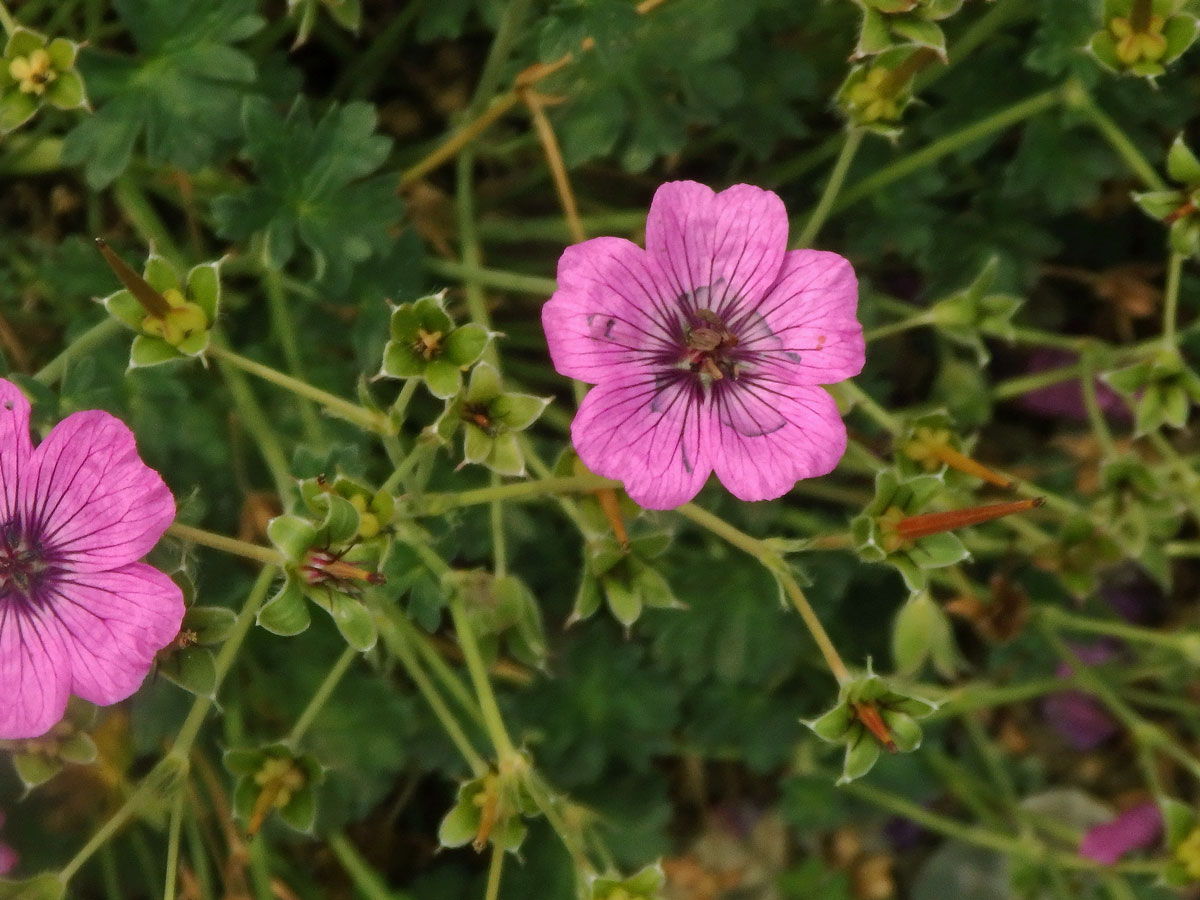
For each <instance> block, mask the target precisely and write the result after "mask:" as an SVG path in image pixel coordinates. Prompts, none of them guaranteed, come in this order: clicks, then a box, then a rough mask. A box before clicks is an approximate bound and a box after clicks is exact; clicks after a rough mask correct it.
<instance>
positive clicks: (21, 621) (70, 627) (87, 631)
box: [0, 379, 184, 739]
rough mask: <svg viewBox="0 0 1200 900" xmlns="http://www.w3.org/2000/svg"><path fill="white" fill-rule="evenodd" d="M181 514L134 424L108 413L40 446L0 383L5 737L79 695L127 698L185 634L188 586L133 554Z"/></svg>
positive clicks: (0, 650)
mask: <svg viewBox="0 0 1200 900" xmlns="http://www.w3.org/2000/svg"><path fill="white" fill-rule="evenodd" d="M174 517H175V501H174V500H173V499H172V497H171V492H170V490H169V489H168V488H167V486H166V485H165V484H163V480H162V479H161V478H159V476H158V473H157V472H155V471H154V470H153V469H150V468H149V467H147V466H146V464H145V463H143V462H142V461H141V459H139V458H138V455H137V447H136V446H135V445H134V440H133V434H132V433H131V432H130V431H129V429H128V428H126V427H125V425H124V424H122V423H121V422H120V421H118V420H117V419H115V418H113V417H112V416H110V415H109V414H108V413H105V412H99V411H87V412H78V413H75V414H74V415H71V416H68V417H67V418H66V419H64V420H63V421H62V422H60V423H59V424H58V425H57V426H55V428H54V430H53V431H51V432H50V434H49V436H48V437H47V438H46V439H45V440H44V441H42V443H41V444H39V445H38V446H37V447H36V448H34V446H33V444H32V442H31V441H30V438H29V403H28V401H27V400H26V399H25V397H24V396H23V395H22V394H21V392H20V391H19V390H17V388H16V386H15V385H13V384H11V383H9V382H7V381H4V380H3V379H0V738H4V739H12V738H28V737H37V736H38V735H41V734H44V733H45V732H47V731H48V730H49V729H50V728H51V727H52V726H53V725H54V724H55V723H56V722H58V721H59V719H61V718H62V715H63V711H64V710H65V709H66V705H67V697H68V695H69V694H75V695H77V696H79V697H82V698H83V699H85V700H88V701H91V702H92V703H98V704H101V705H105V704H109V703H115V702H117V701H118V700H124V699H125V698H126V697H128V696H129V695H130V694H132V693H133V692H134V691H136V690H137V689H138V687H139V685H141V683H142V679H143V678H145V676H146V673H147V672H148V671H149V670H150V664H151V663H152V662H153V660H154V654H155V653H156V652H157V651H158V650H159V649H161V648H162V647H164V646H166V645H167V644H168V643H170V642H171V641H172V640H173V639H174V638H175V636H176V634H178V632H179V626H180V623H181V622H182V620H183V612H184V607H183V593H182V591H180V589H179V586H178V585H176V584H175V582H173V581H172V580H171V579H170V578H168V577H167V576H166V575H164V574H163V573H162V572H159V571H158V570H157V569H154V568H152V567H150V566H148V565H145V564H143V563H140V562H137V560H138V558H139V557H141V556H143V555H145V554H146V553H147V552H148V551H149V550H150V548H151V547H153V546H154V545H155V543H156V542H157V541H158V539H159V537H160V536H161V535H162V533H163V530H164V529H166V527H167V525H169V524H170V523H171V520H172V519H174Z"/></svg>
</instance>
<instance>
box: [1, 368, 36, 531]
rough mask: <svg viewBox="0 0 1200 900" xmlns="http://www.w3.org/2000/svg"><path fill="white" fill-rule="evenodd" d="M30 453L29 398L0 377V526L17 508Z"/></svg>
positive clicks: (31, 450)
mask: <svg viewBox="0 0 1200 900" xmlns="http://www.w3.org/2000/svg"><path fill="white" fill-rule="evenodd" d="M32 452H33V444H32V443H30V441H29V401H28V400H26V399H25V395H24V394H22V393H21V392H20V391H19V390H18V389H17V386H16V385H15V384H13V383H12V382H11V381H5V380H4V379H3V378H0V525H3V524H4V523H5V522H7V521H9V520H10V519H11V518H12V517H13V513H14V512H15V511H16V509H17V496H18V492H19V490H20V488H19V485H20V482H21V477H22V473H23V472H24V471H25V467H26V465H28V461H29V455H30V454H31V453H32Z"/></svg>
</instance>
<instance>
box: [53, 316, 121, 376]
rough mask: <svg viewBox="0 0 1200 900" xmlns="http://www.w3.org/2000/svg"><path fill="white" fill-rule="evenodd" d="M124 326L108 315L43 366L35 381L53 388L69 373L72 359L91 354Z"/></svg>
mask: <svg viewBox="0 0 1200 900" xmlns="http://www.w3.org/2000/svg"><path fill="white" fill-rule="evenodd" d="M122 327H123V326H122V325H121V323H120V322H118V321H117V320H116V319H114V318H112V317H111V316H108V315H106V316H105V317H104V318H103V319H101V320H100V321H99V322H97V323H96V324H95V325H93V326H92V327H91V328H89V329H88V330H87V331H85V332H84V333H83V334H81V335H79V337H77V338H75V340H73V341H71V343H70V344H68V345H67V346H66V348H65V349H64V350H63V351H62V352H61V353H59V354H58V356H56V357H54V359H52V360H50V362H48V363H46V365H44V366H42V368H41V369H39V370H38V371H37V372H36V373H35V374H34V376H33V378H34V381H39V382H41V383H42V384H44V385H47V386H50V387H52V386H53V385H54V384H56V383H57V382H58V381H60V380H61V379H62V377H63V375H65V374H66V372H67V365H68V364H69V363H70V362H71V360H72V359H78V358H81V357H83V356H86V355H87V354H89V353H91V352H92V351H93V350H95V349H96V348H97V347H99V346H100V345H101V344H103V343H105V342H106V341H107V340H108V339H109V338H111V337H112V336H113V335H115V334H116V333H117V332H118V331H121V330H122Z"/></svg>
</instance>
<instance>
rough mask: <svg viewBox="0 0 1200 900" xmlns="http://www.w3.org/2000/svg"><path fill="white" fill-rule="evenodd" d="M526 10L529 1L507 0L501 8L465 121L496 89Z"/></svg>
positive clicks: (489, 98)
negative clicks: (494, 34)
mask: <svg viewBox="0 0 1200 900" xmlns="http://www.w3.org/2000/svg"><path fill="white" fill-rule="evenodd" d="M529 6H530V0H509V2H508V3H506V4H504V7H503V9H504V14H503V16H502V17H501V19H500V25H499V27H498V28H497V29H496V36H495V37H494V38H492V46H491V48H490V49H489V50H488V55H487V59H486V60H485V61H484V64H483V71H482V72H481V73H480V75H479V82H478V84H476V86H475V95H474V96H473V97H472V98H471V105H470V106H469V107H467V110H466V116H467V118H470V117H471V116H473V115H476V114H478V113H479V112H480V111H481V110H482V109H483V107H484V106H486V105H487V103H488V101H489V100H491V98H492V97H493V96H494V95H495V93H496V91H497V89H498V88H499V86H500V76H501V75H502V74H503V73H504V66H505V65H506V64H507V63H508V57H509V56H510V54H511V53H512V51H513V47H514V46H515V45H516V42H517V39H518V38H519V37H520V36H521V25H522V23H523V22H524V21H525V16H526V14H527V13H528V12H529Z"/></svg>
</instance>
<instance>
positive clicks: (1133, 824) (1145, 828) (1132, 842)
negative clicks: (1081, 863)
mask: <svg viewBox="0 0 1200 900" xmlns="http://www.w3.org/2000/svg"><path fill="white" fill-rule="evenodd" d="M1162 833H1163V816H1162V811H1161V810H1160V809H1159V808H1158V804H1157V803H1150V802H1147V803H1139V804H1138V805H1137V806H1134V807H1131V808H1129V809H1127V810H1125V812H1123V813H1121V814H1120V815H1119V816H1117V817H1116V818H1115V819H1113V820H1112V821H1111V822H1105V823H1104V824H1103V825H1097V826H1096V827H1095V828H1092V829H1089V830H1088V832H1087V834H1085V835H1084V836H1083V841H1082V842H1081V843H1080V845H1079V855H1080V856H1086V857H1087V858H1088V859H1094V860H1095V861H1096V862H1099V863H1104V864H1105V865H1107V866H1111V865H1113V864H1114V863H1115V862H1117V861H1118V860H1119V859H1120V858H1121V857H1122V856H1124V855H1125V854H1126V853H1128V852H1130V851H1131V850H1139V849H1141V848H1143V847H1149V846H1151V845H1153V844H1155V843H1156V842H1157V841H1158V839H1159V838H1160V837H1162Z"/></svg>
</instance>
